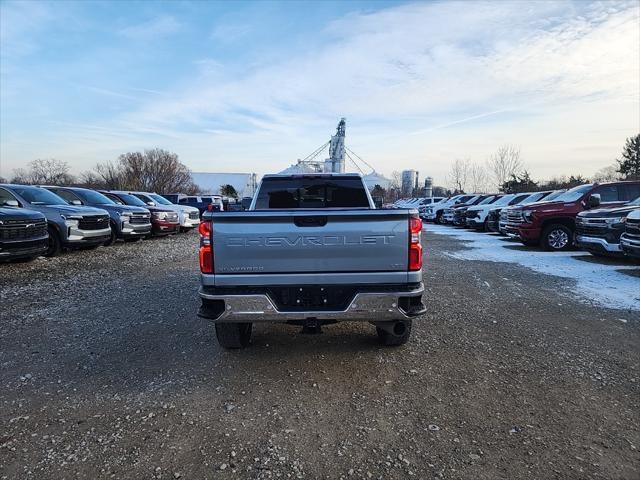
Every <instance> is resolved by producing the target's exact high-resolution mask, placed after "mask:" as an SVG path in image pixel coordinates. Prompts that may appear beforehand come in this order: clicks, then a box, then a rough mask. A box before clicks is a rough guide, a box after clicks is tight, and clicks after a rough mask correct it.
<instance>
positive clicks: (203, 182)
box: [191, 172, 257, 198]
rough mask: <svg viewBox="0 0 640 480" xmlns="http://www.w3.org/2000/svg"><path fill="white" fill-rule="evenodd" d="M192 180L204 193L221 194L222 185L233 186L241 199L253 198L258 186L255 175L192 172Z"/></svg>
mask: <svg viewBox="0 0 640 480" xmlns="http://www.w3.org/2000/svg"><path fill="white" fill-rule="evenodd" d="M191 178H193V183H195V184H196V185H198V187H200V191H201V192H203V193H215V194H219V193H220V187H221V186H222V185H231V186H232V187H233V188H235V189H236V192H238V196H239V197H240V198H242V197H252V196H253V194H254V193H255V191H256V186H257V179H256V174H255V173H213V172H191Z"/></svg>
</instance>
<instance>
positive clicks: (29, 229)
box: [0, 200, 49, 261]
mask: <svg viewBox="0 0 640 480" xmlns="http://www.w3.org/2000/svg"><path fill="white" fill-rule="evenodd" d="M4 204H5V206H0V261H7V260H16V259H33V258H35V257H39V256H40V255H44V254H45V253H47V248H48V246H49V234H48V233H47V219H46V218H45V216H44V215H43V214H41V213H40V212H36V211H34V210H27V209H26V208H18V202H15V201H11V200H9V201H6V202H4ZM5 207H6V208H5Z"/></svg>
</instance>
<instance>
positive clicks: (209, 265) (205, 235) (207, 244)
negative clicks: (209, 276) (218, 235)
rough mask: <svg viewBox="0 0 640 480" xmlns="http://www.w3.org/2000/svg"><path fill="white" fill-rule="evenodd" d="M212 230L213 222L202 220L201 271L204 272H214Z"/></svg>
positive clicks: (199, 226)
mask: <svg viewBox="0 0 640 480" xmlns="http://www.w3.org/2000/svg"><path fill="white" fill-rule="evenodd" d="M212 231H213V223H212V222H200V225H198V233H199V234H200V271H201V272H202V273H213V245H212V244H211V232H212Z"/></svg>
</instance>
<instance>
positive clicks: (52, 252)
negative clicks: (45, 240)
mask: <svg viewBox="0 0 640 480" xmlns="http://www.w3.org/2000/svg"><path fill="white" fill-rule="evenodd" d="M47 231H48V232H49V247H48V248H47V253H45V257H55V256H56V255H60V252H61V251H62V241H61V240H60V234H59V233H58V231H57V230H56V229H55V228H53V227H51V226H50V227H48V228H47Z"/></svg>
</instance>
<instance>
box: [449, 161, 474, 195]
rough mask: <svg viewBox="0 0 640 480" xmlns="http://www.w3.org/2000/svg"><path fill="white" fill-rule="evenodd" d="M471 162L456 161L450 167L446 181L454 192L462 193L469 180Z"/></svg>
mask: <svg viewBox="0 0 640 480" xmlns="http://www.w3.org/2000/svg"><path fill="white" fill-rule="evenodd" d="M470 166H471V162H470V161H469V160H468V159H465V160H461V159H456V160H455V161H454V162H453V164H452V165H451V170H450V171H449V175H448V181H449V183H450V184H451V186H452V187H453V188H454V190H455V191H456V192H464V191H465V189H466V187H467V181H468V180H469V169H470Z"/></svg>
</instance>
